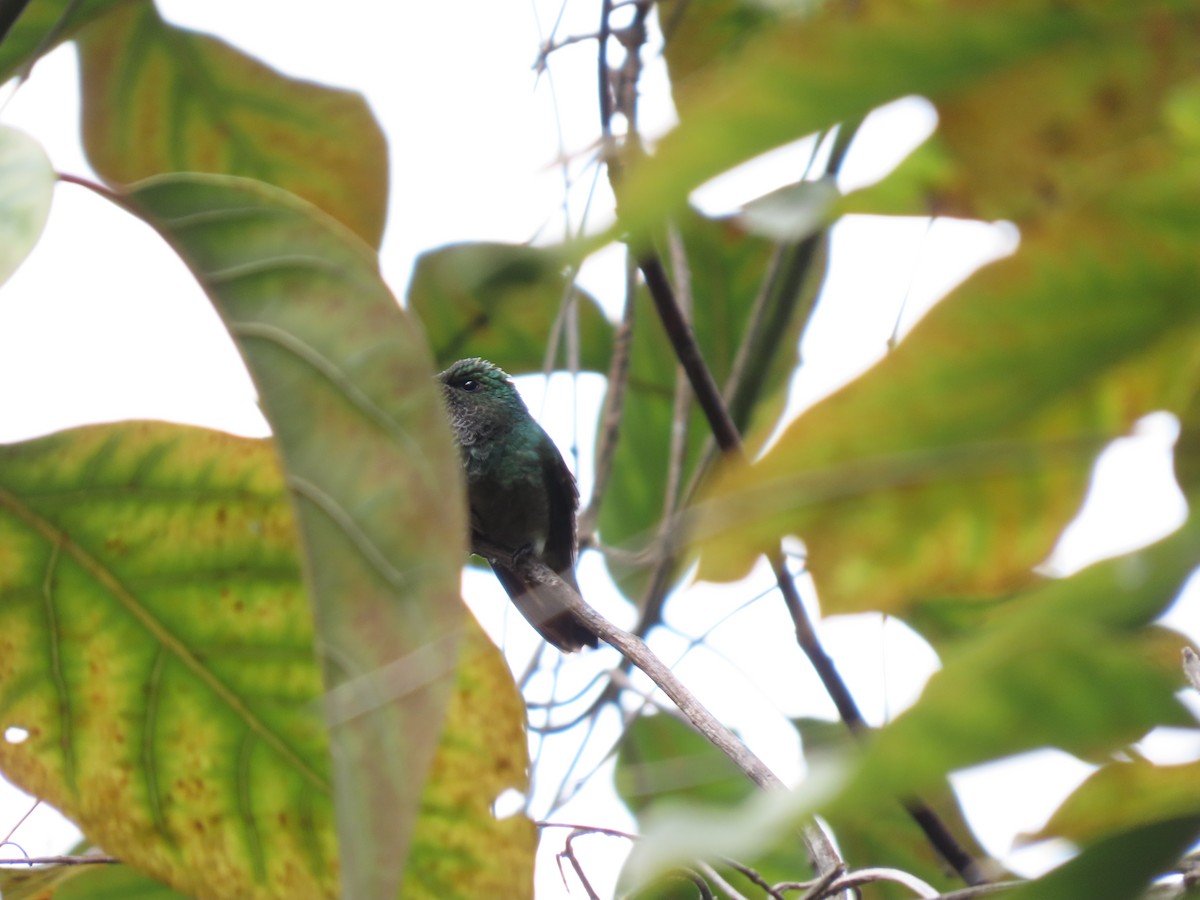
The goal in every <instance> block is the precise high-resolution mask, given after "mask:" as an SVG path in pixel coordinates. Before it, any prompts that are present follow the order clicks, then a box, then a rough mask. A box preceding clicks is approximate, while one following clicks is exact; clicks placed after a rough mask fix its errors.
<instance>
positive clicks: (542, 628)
mask: <svg viewBox="0 0 1200 900" xmlns="http://www.w3.org/2000/svg"><path fill="white" fill-rule="evenodd" d="M492 571H493V572H495V573H496V578H497V580H499V582H500V584H501V585H503V586H504V590H505V591H507V592H508V596H509V597H510V598H512V602H513V606H515V607H516V608H517V610H518V612H520V613H521V615H523V616H524V617H525V618H526V619H528V620H529V624H530V625H532V626H533V627H534V628H535V629H536V630H537V633H538V634H540V635H541V636H542V637H543V638H545V639H546V640H547V641H549V642H550V643H551V644H553V645H554V646H555V647H557V648H558V649H559V650H561V651H562V652H563V653H571V652H572V651H575V650H580V649H582V648H584V647H595V646H596V636H595V635H594V634H592V632H591V631H590V630H589V629H588V627H587V626H586V625H584V624H583V623H582V622H581V621H579V619H577V618H576V617H575V614H574V613H572V612H571V611H570V609H569V608H568V607H567V603H566V601H565V600H564V599H563V598H562V597H559V596H558V595H557V594H558V589H557V588H555V587H552V586H550V585H546V584H539V585H534V586H531V585H528V584H526V583H525V582H524V581H523V580H522V579H521V578H520V576H518V575H517V573H515V572H513V571H512V570H511V569H507V568H505V567H504V566H502V565H500V564H498V563H492ZM559 577H560V578H562V579H563V580H564V581H566V582H567V583H568V584H570V585H571V586H572V587H574V588H575V590H576V591H577V592H578V590H579V587H578V586H577V585H576V583H575V573H573V572H572V571H571V570H570V569H567V570H566V571H564V572H560V573H559Z"/></svg>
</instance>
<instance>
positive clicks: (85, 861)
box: [0, 854, 121, 866]
mask: <svg viewBox="0 0 1200 900" xmlns="http://www.w3.org/2000/svg"><path fill="white" fill-rule="evenodd" d="M120 862H121V860H119V859H117V858H116V857H115V856H100V855H99V854H84V855H82V856H30V857H28V858H27V859H0V866H111V865H114V864H117V863H120Z"/></svg>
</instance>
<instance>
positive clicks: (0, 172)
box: [0, 126, 54, 284]
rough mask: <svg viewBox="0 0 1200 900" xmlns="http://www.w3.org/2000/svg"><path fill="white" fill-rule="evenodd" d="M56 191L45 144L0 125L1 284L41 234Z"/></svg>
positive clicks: (23, 258)
mask: <svg viewBox="0 0 1200 900" xmlns="http://www.w3.org/2000/svg"><path fill="white" fill-rule="evenodd" d="M53 194H54V168H53V167H52V166H51V165H50V159H49V157H47V156H46V151H45V150H43V149H42V145H41V144H39V143H38V142H37V141H35V140H34V139H33V138H31V137H29V135H27V134H25V132H23V131H18V130H17V129H15V128H6V127H3V126H0V284H3V283H4V282H6V281H8V279H9V278H10V277H11V276H12V273H13V272H15V271H16V270H17V267H18V266H19V265H21V263H22V262H23V261H24V260H25V257H26V256H28V255H29V251H30V250H32V249H33V247H34V245H35V244H36V243H37V241H38V238H39V237H41V234H42V229H43V228H44V227H45V226H46V219H47V218H48V217H49V215H50V200H51V197H52V196H53Z"/></svg>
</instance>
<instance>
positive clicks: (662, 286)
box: [639, 253, 987, 884]
mask: <svg viewBox="0 0 1200 900" xmlns="http://www.w3.org/2000/svg"><path fill="white" fill-rule="evenodd" d="M639 265H640V266H641V269H642V276H643V278H644V279H645V282H646V286H647V288H649V290H650V295H651V297H652V298H653V300H654V305H655V309H656V310H657V311H658V313H659V318H660V319H661V320H662V323H663V327H664V328H665V329H666V331H667V335H668V336H669V337H670V339H671V345H672V347H673V348H674V349H675V355H676V356H677V357H678V359H679V361H680V362H681V363H682V364H683V366H684V369H685V370H686V371H687V373H688V378H689V379H690V380H691V382H692V390H693V391H695V394H696V399H697V401H698V402H699V405H700V408H701V409H702V410H703V412H704V414H705V416H706V418H707V419H708V422H709V427H710V428H711V429H712V432H713V436H714V437H715V438H716V441H717V444H718V446H719V447H720V448H721V450H722V451H723V452H724V453H726V454H730V455H734V456H738V457H742V458H744V457H745V451H744V449H743V445H742V439H741V435H740V433H739V432H738V430H737V427H736V426H735V425H734V423H733V420H732V419H731V418H730V416H729V411H728V409H727V408H726V406H725V401H724V399H723V398H722V397H721V394H720V392H719V391H718V390H717V386H716V382H715V381H714V380H713V377H712V374H711V372H710V371H709V369H708V366H707V365H706V364H705V362H704V358H703V354H702V353H701V351H700V346H699V344H698V343H697V341H696V336H695V334H694V333H693V331H692V329H691V326H690V325H689V324H688V323H687V320H686V319H685V318H684V316H683V314H682V311H681V310H680V308H679V304H678V303H677V302H676V300H675V292H674V290H673V289H672V287H671V284H670V282H669V281H668V280H667V277H666V273H665V272H664V271H663V267H662V263H661V261H660V260H659V259H658V256H657V255H655V254H653V253H648V254H645V255H644V256H643V258H642V259H641V261H640V263H639ZM768 559H769V560H770V563H771V568H772V570H773V571H774V573H775V578H776V581H777V582H778V584H779V589H780V591H781V593H782V594H783V598H784V603H785V604H786V606H787V609H788V612H789V614H791V616H792V621H793V623H794V624H795V628H796V640H797V642H798V643H799V645H800V647H801V649H802V650H803V651H804V654H805V655H806V656H807V657H808V658H809V660H810V662H811V663H812V666H813V668H814V669H815V670H816V672H817V675H818V676H819V677H820V679H821V683H822V684H823V685H824V687H825V690H826V692H827V693H828V694H829V696H830V697H831V698H832V699H833V702H834V704H835V705H836V706H837V709H838V713H839V715H840V716H841V718H842V720H843V721H844V722H845V723H846V725H847V726H848V727H849V728H850V729H851V731H852V732H854V733H856V734H858V733H861V732H863V731H864V730H865V728H866V723H865V720H864V719H863V717H862V713H861V712H860V711H859V709H858V704H856V703H855V702H854V697H853V696H852V695H851V693H850V691H849V689H848V688H847V687H846V683H845V682H844V681H843V680H842V677H841V674H840V673H839V672H838V670H837V667H836V666H835V665H834V664H833V660H831V659H830V658H829V655H828V654H827V653H826V652H825V648H824V647H823V646H822V645H821V642H820V640H819V639H818V638H817V634H816V630H815V629H814V628H813V624H812V620H811V619H810V618H809V616H808V612H807V611H806V610H805V609H804V605H803V603H801V602H800V596H799V593H798V592H797V591H796V586H795V583H794V582H793V581H792V578H791V576H790V575H789V574H788V572H787V567H786V566H785V565H784V556H783V551H782V549H776V550H774V551H773V552H771V553H770V554H768ZM904 805H905V808H906V809H908V811H909V812H910V814H912V816H913V818H914V819H915V820H916V822H917V824H918V825H919V826H920V827H921V829H922V830H923V831H924V832H925V835H926V837H927V838H928V840H929V842H930V843H931V844H932V845H933V846H934V848H935V849H937V851H938V852H939V853H940V854H941V855H942V856H943V858H944V859H945V860H946V862H948V863H949V864H950V865H951V866H952V867H953V868H954V869H955V871H956V872H958V873H959V875H960V876H961V877H962V878H963V880H964V881H966V882H967V884H980V883H982V882H984V881H986V880H987V879H986V877H985V876H984V874H983V873H982V871H981V869H980V867H979V864H978V863H977V862H976V861H975V860H974V859H973V858H972V857H971V855H970V854H969V853H967V852H966V850H964V849H963V847H962V845H961V844H959V842H958V841H957V840H956V839H955V838H954V836H953V835H952V834H951V833H950V831H949V829H947V828H946V827H945V825H944V824H943V823H942V822H941V820H940V819H939V818H938V816H937V815H936V814H935V813H934V812H933V811H932V810H931V809H930V808H929V807H928V806H927V805H926V804H924V803H922V802H921V801H919V800H917V799H909V800H906V801H905V804H904Z"/></svg>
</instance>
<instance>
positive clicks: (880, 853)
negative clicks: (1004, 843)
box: [796, 719, 987, 900]
mask: <svg viewBox="0 0 1200 900" xmlns="http://www.w3.org/2000/svg"><path fill="white" fill-rule="evenodd" d="M796 726H797V728H798V729H799V730H800V736H801V737H802V738H803V740H804V756H805V758H806V759H810V760H811V759H817V760H820V759H830V758H832V759H845V760H848V759H854V758H855V757H856V756H857V754H858V753H859V752H860V749H861V747H860V745H859V743H858V742H857V741H856V740H855V739H854V738H853V737H852V736H851V735H850V732H849V730H848V729H847V728H846V725H845V724H844V723H843V722H829V721H825V720H821V719H799V720H797V721H796ZM921 800H922V801H923V802H924V803H925V805H926V806H927V807H929V808H931V809H933V811H934V812H935V813H936V815H937V816H938V818H939V819H940V820H941V821H942V823H944V824H945V825H946V827H947V828H948V829H949V831H950V833H951V834H953V835H954V836H955V838H956V839H957V840H958V842H959V844H960V846H962V847H963V849H965V850H966V852H967V853H968V854H970V855H971V857H972V858H973V859H976V860H984V859H987V852H986V851H985V850H984V849H983V847H982V846H981V845H980V844H979V842H978V841H976V840H975V836H974V834H973V833H972V832H971V827H970V825H968V824H967V821H966V817H965V816H964V815H963V813H962V808H961V807H960V806H959V804H958V799H957V798H956V797H955V795H954V792H953V791H952V790H950V788H949V787H947V786H946V785H941V786H936V787H932V788H930V789H928V790H926V791H923V792H922V795H921ZM821 816H822V818H823V819H824V820H825V822H826V823H827V824H828V825H829V827H830V828H831V829H832V831H833V836H834V838H835V839H836V840H837V845H838V848H839V849H840V851H841V854H842V857H843V858H844V859H845V860H846V864H847V865H848V866H849V867H850V868H856V867H861V866H868V865H869V866H890V867H892V868H896V869H900V870H902V871H904V872H909V873H911V874H913V875H916V876H917V877H918V878H921V879H922V880H924V881H926V882H929V883H930V884H933V885H937V886H939V887H941V888H942V889H943V890H950V889H951V888H952V887H954V881H953V880H952V878H951V877H950V876H949V875H948V873H947V870H946V865H945V863H944V862H943V861H942V860H941V858H940V857H939V856H938V855H937V853H936V851H934V849H933V847H932V846H931V845H930V843H929V839H928V838H927V837H926V836H925V834H924V833H923V832H922V831H921V829H920V828H919V827H918V826H917V824H916V822H915V821H914V820H913V818H912V816H911V815H910V814H909V813H908V811H907V810H906V809H905V808H904V806H903V804H902V803H901V802H900V800H899V798H897V797H895V796H890V795H887V794H881V795H879V796H877V797H875V798H874V801H873V802H862V803H855V804H842V803H834V804H831V805H830V806H829V807H828V808H827V809H825V810H823V811H822V813H821ZM871 892H872V893H871V896H872V897H878V898H896V900H901V898H908V897H911V896H912V892H911V891H909V890H908V889H907V888H903V887H901V886H899V885H894V884H888V883H880V884H876V885H874V886H873V887H872V888H871Z"/></svg>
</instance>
